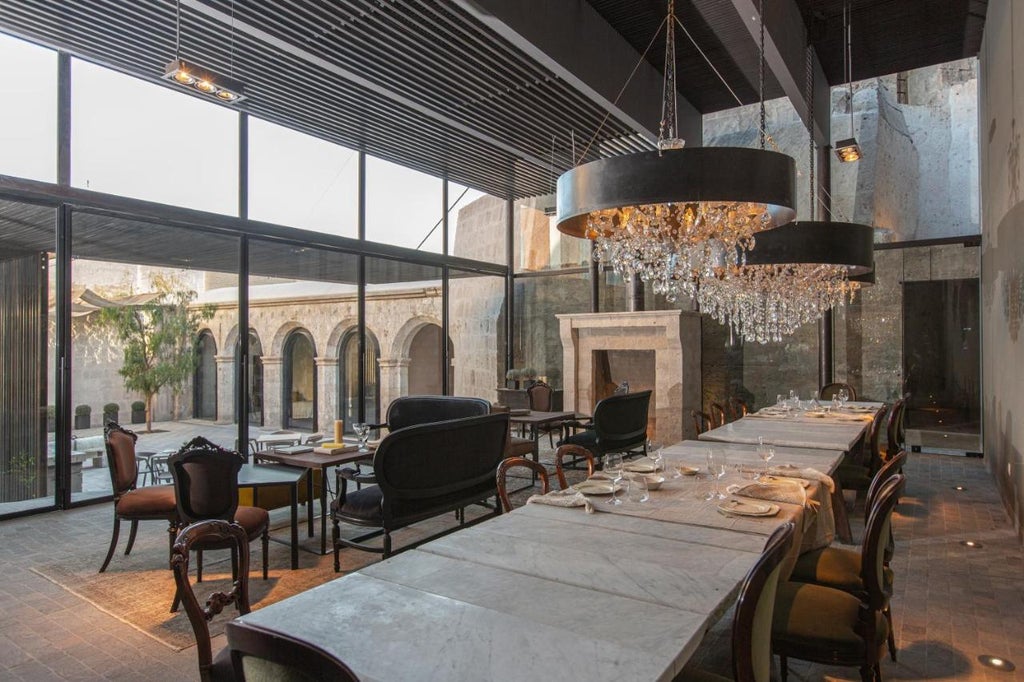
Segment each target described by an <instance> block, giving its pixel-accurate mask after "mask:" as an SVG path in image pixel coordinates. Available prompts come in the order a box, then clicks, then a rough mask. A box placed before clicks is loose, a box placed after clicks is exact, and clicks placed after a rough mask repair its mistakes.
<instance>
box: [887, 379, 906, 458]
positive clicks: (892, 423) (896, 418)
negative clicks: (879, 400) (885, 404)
mask: <svg viewBox="0 0 1024 682" xmlns="http://www.w3.org/2000/svg"><path fill="white" fill-rule="evenodd" d="M909 398H910V394H909V393H908V394H906V395H904V396H903V397H902V398H900V399H898V400H897V401H896V402H894V403H893V404H892V409H891V410H889V422H888V423H887V424H886V426H885V443H886V449H887V450H888V451H889V452H892V451H895V450H902V449H903V448H904V445H905V444H904V442H903V438H904V430H903V416H904V414H906V409H907V400H908V399H909Z"/></svg>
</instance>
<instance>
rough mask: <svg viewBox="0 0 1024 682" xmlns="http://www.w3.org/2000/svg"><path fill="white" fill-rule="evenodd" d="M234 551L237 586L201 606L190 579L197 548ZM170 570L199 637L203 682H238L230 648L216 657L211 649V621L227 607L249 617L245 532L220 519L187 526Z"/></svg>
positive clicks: (233, 572) (233, 560)
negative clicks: (210, 547)
mask: <svg viewBox="0 0 1024 682" xmlns="http://www.w3.org/2000/svg"><path fill="white" fill-rule="evenodd" d="M211 545H218V546H226V547H231V550H232V551H231V559H232V566H231V573H232V575H233V576H235V579H234V584H233V585H232V588H231V591H230V592H228V593H226V594H225V593H224V592H216V593H214V594H212V595H210V597H209V598H208V599H207V601H206V605H205V606H203V605H200V603H199V600H198V599H197V598H196V594H195V592H194V591H193V589H192V585H191V583H190V582H189V579H188V562H189V556H190V555H191V552H192V550H193V549H194V548H195V547H196V546H211ZM171 567H172V569H173V570H174V582H175V585H176V587H177V592H178V595H179V596H180V597H181V601H182V603H183V604H184V605H185V613H186V614H187V615H188V620H189V622H190V623H191V624H192V631H193V632H194V633H195V636H196V653H197V655H198V658H199V678H200V679H201V680H202V682H228V681H230V680H234V679H235V675H234V671H233V669H232V665H231V656H230V654H229V652H228V650H227V648H225V649H222V650H221V651H220V652H219V653H218V654H217V655H216V656H213V651H212V648H211V646H210V627H209V625H208V623H209V621H211V620H213V618H214V617H215V616H216V615H217V614H219V613H221V612H222V611H223V610H224V607H226V606H229V605H231V604H234V605H235V608H237V609H238V613H239V614H241V615H244V614H246V613H249V539H248V538H247V537H246V533H245V529H244V528H242V527H241V526H239V525H238V524H237V523H228V522H227V521H224V520H221V519H208V520H206V521H199V522H198V523H194V524H192V525H191V526H188V527H187V528H185V529H184V530H182V531H181V533H180V534H179V535H178V539H177V541H176V542H175V543H174V547H173V549H172V551H171Z"/></svg>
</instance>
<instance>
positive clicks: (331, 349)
mask: <svg viewBox="0 0 1024 682" xmlns="http://www.w3.org/2000/svg"><path fill="white" fill-rule="evenodd" d="M358 327H359V320H358V319H357V318H355V317H346V318H345V319H343V320H342V321H340V322H338V324H336V325H334V328H333V329H331V333H330V334H329V335H328V336H327V344H326V345H325V346H324V349H323V355H322V357H324V358H329V359H332V360H337V359H338V348H339V346H340V345H341V340H342V339H343V338H344V337H345V335H346V334H348V333H349V332H350V331H352V330H354V329H357V328H358ZM366 330H367V331H370V327H369V325H367V327H366ZM374 336H376V334H374ZM378 338H379V337H378Z"/></svg>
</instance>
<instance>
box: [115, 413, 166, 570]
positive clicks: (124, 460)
mask: <svg viewBox="0 0 1024 682" xmlns="http://www.w3.org/2000/svg"><path fill="white" fill-rule="evenodd" d="M137 440H138V436H136V435H135V433H134V432H132V431H129V430H128V429H125V428H123V427H121V426H120V425H119V424H117V423H116V422H107V425H106V426H104V427H103V443H104V446H105V448H106V451H107V469H108V470H109V471H110V488H111V490H113V491H114V528H113V531H112V532H111V535H110V548H109V549H108V550H107V556H106V558H104V559H103V565H102V566H100V571H99V572H100V573H103V572H104V571H105V570H107V566H109V565H110V559H111V558H112V557H113V556H114V550H115V549H116V548H117V539H118V535H119V534H120V532H121V521H122V519H123V520H125V521H130V522H131V524H132V525H131V531H130V532H129V534H128V546H127V547H125V550H124V553H125V556H127V555H128V554H130V553H131V551H132V547H133V546H134V545H135V534H136V532H137V531H138V528H139V521H166V522H167V524H168V527H167V534H168V547H167V549H168V559H170V550H171V548H172V547H173V546H174V538H175V536H176V535H177V528H178V508H177V506H176V505H175V502H174V486H170V485H150V486H143V487H142V488H138V487H136V479H138V477H139V465H138V461H137V460H136V458H135V442H136V441H137Z"/></svg>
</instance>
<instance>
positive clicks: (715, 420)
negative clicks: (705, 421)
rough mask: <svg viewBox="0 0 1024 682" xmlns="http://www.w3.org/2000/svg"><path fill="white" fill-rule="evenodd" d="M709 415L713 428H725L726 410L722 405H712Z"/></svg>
mask: <svg viewBox="0 0 1024 682" xmlns="http://www.w3.org/2000/svg"><path fill="white" fill-rule="evenodd" d="M708 414H710V415H711V423H712V424H713V427H712V428H718V427H719V426H725V408H724V407H722V405H721V403H711V405H710V407H709V408H708Z"/></svg>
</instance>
